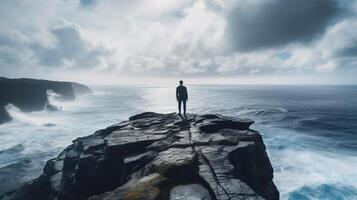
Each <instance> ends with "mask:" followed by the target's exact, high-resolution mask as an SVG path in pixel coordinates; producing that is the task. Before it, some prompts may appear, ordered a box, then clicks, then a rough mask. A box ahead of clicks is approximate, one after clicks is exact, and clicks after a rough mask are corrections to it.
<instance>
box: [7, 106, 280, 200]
mask: <svg viewBox="0 0 357 200" xmlns="http://www.w3.org/2000/svg"><path fill="white" fill-rule="evenodd" d="M252 123H253V121H251V120H248V119H237V118H230V117H225V116H221V115H213V114H210V115H188V116H187V119H184V118H182V117H180V116H178V115H176V114H158V113H151V112H147V113H142V114H139V115H135V116H133V117H130V118H129V121H124V122H122V123H119V124H115V125H113V126H110V127H108V128H106V129H103V130H99V131H97V132H95V133H94V134H92V135H90V136H86V137H82V138H78V139H76V140H74V141H73V144H72V145H70V146H68V147H67V148H66V149H65V150H64V151H63V152H62V153H61V154H60V155H59V156H58V157H57V158H55V159H52V160H49V161H48V162H47V164H46V166H45V168H44V172H43V174H42V175H41V176H40V177H39V178H37V179H35V180H33V181H32V182H30V183H28V184H26V185H24V186H23V187H22V188H20V189H19V190H17V191H16V192H14V193H12V194H11V195H10V196H8V197H7V198H9V199H22V200H32V199H33V200H35V199H36V200H41V199H58V200H59V199H63V200H75V199H76V200H80V199H89V200H119V199H120V200H126V199H127V200H129V199H137V200H139V199H140V200H157V199H163V200H165V199H172V200H178V199H207V200H208V199H212V200H214V199H218V200H225V199H227V200H228V199H268V200H275V199H279V192H278V190H277V189H276V187H275V185H274V183H273V168H272V165H271V163H270V161H269V158H268V156H267V153H266V151H265V145H264V143H263V140H262V137H261V135H260V134H259V133H258V132H256V131H254V130H251V129H249V126H250V125H251V124H252Z"/></svg>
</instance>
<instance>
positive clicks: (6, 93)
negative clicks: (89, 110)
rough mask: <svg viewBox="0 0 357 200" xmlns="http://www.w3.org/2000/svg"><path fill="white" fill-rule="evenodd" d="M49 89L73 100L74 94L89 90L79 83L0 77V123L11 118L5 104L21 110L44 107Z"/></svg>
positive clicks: (29, 110)
mask: <svg viewBox="0 0 357 200" xmlns="http://www.w3.org/2000/svg"><path fill="white" fill-rule="evenodd" d="M49 90H51V91H53V92H55V93H56V94H58V95H60V96H59V98H61V99H62V100H73V99H74V98H75V95H79V94H84V93H89V92H91V90H90V89H89V88H88V87H87V86H85V85H82V84H79V83H72V82H59V81H47V80H35V79H8V78H2V77H0V123H3V122H6V121H8V120H10V119H11V118H10V116H9V115H8V113H7V112H6V110H5V108H4V107H5V106H6V105H7V104H13V105H15V106H16V107H18V108H19V109H20V110H21V111H23V112H31V111H39V110H42V109H44V107H45V106H46V105H47V104H48V99H47V91H49Z"/></svg>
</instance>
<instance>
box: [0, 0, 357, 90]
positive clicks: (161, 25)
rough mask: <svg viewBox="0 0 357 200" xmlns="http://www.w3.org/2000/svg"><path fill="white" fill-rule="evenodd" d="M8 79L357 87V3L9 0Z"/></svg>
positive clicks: (1, 69) (4, 32)
mask: <svg viewBox="0 0 357 200" xmlns="http://www.w3.org/2000/svg"><path fill="white" fill-rule="evenodd" d="M0 14H1V17H0V76H5V77H34V78H48V79H58V80H77V81H82V82H88V83H98V84H100V83H123V82H127V81H133V80H134V82H135V81H137V80H152V81H160V80H171V79H186V80H191V81H192V82H194V81H196V82H200V81H206V82H219V83H294V84H296V83H318V84H325V83H329V84H357V0H206V1H204V0H170V1H168V0H130V1H127V0H51V1H48V0H31V1H30V0H28V1H27V0H26V1H25V0H1V1H0Z"/></svg>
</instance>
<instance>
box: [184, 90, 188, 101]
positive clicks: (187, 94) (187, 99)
mask: <svg viewBox="0 0 357 200" xmlns="http://www.w3.org/2000/svg"><path fill="white" fill-rule="evenodd" d="M185 93H186V101H188V93H187V88H186V87H185Z"/></svg>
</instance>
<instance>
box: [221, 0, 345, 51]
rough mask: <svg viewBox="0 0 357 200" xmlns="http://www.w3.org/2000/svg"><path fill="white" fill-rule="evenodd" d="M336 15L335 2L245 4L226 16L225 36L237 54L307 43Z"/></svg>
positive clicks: (280, 0) (293, 0) (282, 0)
mask: <svg viewBox="0 0 357 200" xmlns="http://www.w3.org/2000/svg"><path fill="white" fill-rule="evenodd" d="M253 2H254V3H253ZM338 11H339V7H338V4H337V2H336V1H334V0H289V1H286V0H267V1H246V4H238V5H237V6H236V7H235V8H234V9H233V10H232V11H231V13H230V14H229V23H228V34H229V37H230V42H231V44H232V46H233V48H234V50H237V51H251V50H256V49H262V48H269V47H276V46H281V45H284V44H288V43H291V42H310V41H312V40H313V39H314V37H315V36H316V35H318V34H319V33H321V32H322V31H323V30H324V29H325V28H326V26H327V25H328V23H329V21H330V19H332V18H333V17H334V16H336V14H337V13H338Z"/></svg>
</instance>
